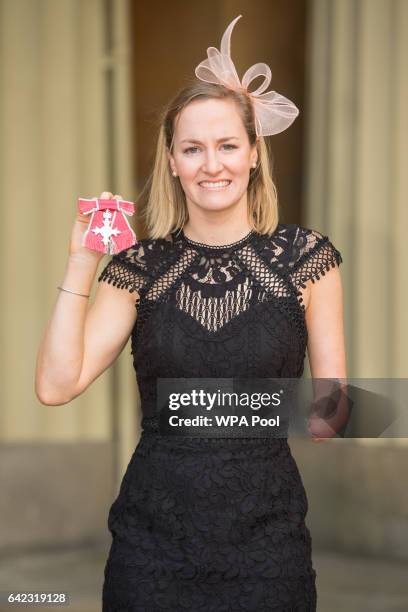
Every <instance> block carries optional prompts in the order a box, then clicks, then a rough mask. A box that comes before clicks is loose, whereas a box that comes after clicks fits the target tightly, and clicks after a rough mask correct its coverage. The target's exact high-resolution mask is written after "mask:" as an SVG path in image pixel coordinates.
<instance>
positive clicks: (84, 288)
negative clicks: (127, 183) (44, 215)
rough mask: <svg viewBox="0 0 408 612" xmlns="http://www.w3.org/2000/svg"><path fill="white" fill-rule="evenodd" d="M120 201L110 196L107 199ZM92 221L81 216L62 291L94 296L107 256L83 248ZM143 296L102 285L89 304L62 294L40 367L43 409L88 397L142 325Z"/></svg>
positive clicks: (37, 385)
mask: <svg viewBox="0 0 408 612" xmlns="http://www.w3.org/2000/svg"><path fill="white" fill-rule="evenodd" d="M112 197H113V198H115V199H117V198H119V199H121V196H120V195H115V196H113V195H112V194H111V193H110V192H108V191H104V192H103V193H102V194H101V198H112ZM88 225H89V216H84V215H82V214H80V213H77V216H76V219H75V222H74V224H73V228H72V233H71V240H70V245H69V257H68V263H67V266H66V270H65V276H64V279H63V282H62V283H61V286H62V287H64V288H66V289H70V290H71V291H75V292H77V293H82V294H85V295H89V293H90V291H91V288H92V284H93V282H94V279H95V274H96V270H97V268H98V265H99V262H100V261H101V259H102V258H103V257H104V254H103V253H99V252H98V251H93V250H90V249H87V248H85V247H83V246H82V243H83V237H84V233H85V231H86V230H87V229H88ZM138 297H139V296H138V293H137V291H132V292H129V291H123V290H122V289H119V288H115V286H112V285H110V284H107V283H101V285H100V286H99V287H98V290H97V293H96V297H95V299H94V302H93V304H92V305H91V306H89V302H88V298H87V297H83V296H80V295H75V294H73V293H69V292H67V291H59V293H58V295H57V298H56V302H55V304H54V308H53V311H52V314H51V316H50V319H49V321H48V324H47V327H46V330H45V333H44V337H43V339H42V341H41V344H40V347H39V350H38V354H37V363H36V372H35V393H36V395H37V397H38V399H39V400H40V402H42V403H43V404H47V405H60V404H66V403H67V402H69V401H71V400H72V399H73V398H74V397H76V396H77V395H79V394H80V393H82V392H83V391H85V389H86V388H87V387H88V386H89V385H90V384H91V382H92V381H93V380H95V379H96V378H97V377H98V376H99V375H100V374H102V372H103V371H104V370H106V369H107V368H108V367H109V366H110V365H111V363H112V362H113V361H114V360H115V359H116V357H117V356H118V355H119V354H120V352H121V351H122V349H123V347H124V346H125V344H126V342H127V340H128V338H129V335H130V333H131V330H132V328H133V325H134V323H135V320H136V306H135V303H136V300H137V299H138Z"/></svg>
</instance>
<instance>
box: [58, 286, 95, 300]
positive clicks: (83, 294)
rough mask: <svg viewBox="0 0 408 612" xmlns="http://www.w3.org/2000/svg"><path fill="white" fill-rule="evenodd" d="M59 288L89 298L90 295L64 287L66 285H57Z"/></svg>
mask: <svg viewBox="0 0 408 612" xmlns="http://www.w3.org/2000/svg"><path fill="white" fill-rule="evenodd" d="M57 289H61V291H67V292H68V293H74V294H75V295H80V296H82V297H86V298H89V297H90V296H89V295H85V293H77V292H76V291H71V290H70V289H64V287H59V286H58V287H57Z"/></svg>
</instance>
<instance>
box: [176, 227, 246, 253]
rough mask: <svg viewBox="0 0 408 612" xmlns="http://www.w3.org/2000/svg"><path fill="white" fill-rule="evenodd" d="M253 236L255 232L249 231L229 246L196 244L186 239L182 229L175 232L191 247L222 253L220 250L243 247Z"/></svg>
mask: <svg viewBox="0 0 408 612" xmlns="http://www.w3.org/2000/svg"><path fill="white" fill-rule="evenodd" d="M255 234H256V232H255V230H254V229H251V230H250V231H249V232H248V233H247V234H245V236H243V237H242V238H240V239H239V240H236V241H235V242H230V243H229V244H206V243H204V242H197V241H196V240H192V238H188V237H187V236H186V235H185V233H184V231H183V228H180V230H179V231H178V232H177V235H178V236H180V239H181V240H182V241H183V242H184V243H186V244H188V245H191V246H193V247H198V248H200V249H205V250H209V251H222V250H225V249H231V248H235V247H237V246H243V245H244V244H246V243H247V242H248V241H249V240H250V239H251V238H252V236H254V235H255Z"/></svg>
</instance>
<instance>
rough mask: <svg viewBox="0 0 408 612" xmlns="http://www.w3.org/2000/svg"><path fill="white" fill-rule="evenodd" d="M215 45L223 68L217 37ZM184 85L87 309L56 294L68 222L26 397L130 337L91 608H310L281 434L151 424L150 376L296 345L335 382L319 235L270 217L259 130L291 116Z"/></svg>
mask: <svg viewBox="0 0 408 612" xmlns="http://www.w3.org/2000/svg"><path fill="white" fill-rule="evenodd" d="M235 21H236V20H234V22H233V23H232V24H231V25H232V26H233V25H234V23H235ZM231 29H232V28H231V26H230V27H229V35H230V33H231ZM227 32H228V31H227ZM223 41H224V43H225V35H224V38H223ZM221 49H222V51H223V54H222V57H223V58H224V60H225V59H226V58H227V56H229V40H228V47H227V48H226V47H225V44H224V47H223V45H222V46H221ZM229 61H230V58H229ZM224 65H225V64H224ZM213 68H214V64H213ZM215 72H216V70H215ZM218 74H220V73H218ZM198 76H199V75H198ZM199 79H200V80H197V81H195V82H194V83H192V84H191V85H189V86H187V87H185V88H184V89H183V90H182V91H180V92H179V94H178V95H177V96H176V98H175V99H174V100H173V101H172V102H171V103H170V104H169V106H168V108H167V109H166V111H165V113H164V115H163V119H162V125H161V128H160V133H159V140H158V144H157V154H156V161H155V167H154V172H153V180H152V184H151V191H150V198H149V203H148V206H147V208H146V226H147V228H148V231H149V238H146V239H143V240H140V241H139V242H137V243H136V244H135V245H134V246H133V247H131V248H128V249H126V250H125V251H122V252H121V253H119V254H117V255H114V256H113V258H112V259H111V260H110V261H109V263H108V264H107V266H106V267H105V268H104V269H103V271H102V273H101V275H100V276H99V278H98V281H100V285H99V286H98V290H97V293H96V297H95V300H94V303H93V304H92V306H91V308H90V309H89V312H87V310H86V300H85V299H83V298H82V297H77V296H76V295H73V294H72V293H70V292H69V291H75V292H76V293H79V294H82V295H85V296H86V295H87V294H89V290H90V288H91V286H92V282H93V280H94V276H95V273H96V266H97V263H98V261H99V258H100V256H101V255H100V254H99V253H95V252H92V251H88V250H86V249H84V248H82V247H81V240H82V235H83V232H84V231H85V228H86V225H85V224H82V225H81V221H83V219H81V218H78V219H77V221H76V223H75V225H74V229H73V233H72V239H71V250H70V257H69V265H68V267H67V272H66V275H65V278H64V282H63V284H62V287H63V288H65V289H66V290H67V291H62V292H61V293H60V295H59V298H58V301H57V304H56V307H55V312H54V313H53V316H52V319H51V321H50V324H49V327H48V329H47V332H46V336H45V338H44V341H43V344H42V347H41V349H40V353H39V360H38V370H37V394H38V396H39V398H40V399H41V401H43V402H44V403H51V404H53V403H55V404H61V403H66V402H69V401H70V400H72V399H73V398H74V397H76V396H78V395H79V394H81V393H83V392H84V391H85V390H86V389H87V388H88V387H89V385H90V384H91V383H92V381H94V380H95V379H96V378H97V377H98V376H100V374H101V373H102V372H103V371H105V370H106V368H108V367H109V366H110V365H111V364H112V363H113V361H114V360H115V359H116V357H117V356H118V355H119V354H120V352H121V351H122V349H123V347H124V346H125V344H126V342H127V340H128V339H129V337H130V336H131V344H132V354H133V363H134V366H135V370H136V372H137V381H138V385H139V390H140V396H141V400H142V410H143V420H142V435H141V438H140V441H139V444H138V445H137V447H136V449H135V451H134V453H133V456H132V458H131V460H130V463H129V465H128V467H127V470H126V473H125V476H124V478H123V481H122V484H121V488H120V492H119V495H118V497H117V499H116V500H115V501H114V503H113V504H112V507H111V509H110V512H109V517H108V527H109V530H110V532H111V534H112V538H113V540H112V546H111V549H110V552H109V556H108V559H107V563H106V567H105V581H104V585H103V610H104V612H114V611H115V612H118V611H127V612H129V611H132V612H133V611H135V612H136V611H142V610H143V611H145V610H149V611H150V610H151V611H153V610H154V611H156V610H157V611H158V610H172V611H174V612H176V611H177V612H179V611H181V610H189V611H192V610H194V611H195V612H196V611H198V610H201V611H210V610H214V611H217V612H221V611H227V610H245V611H248V610H256V611H260V610H276V611H279V612H286V611H293V610H297V611H308V612H309V611H315V610H316V586H315V578H316V573H315V570H314V568H313V566H312V560H311V538H310V534H309V531H308V529H307V527H306V525H305V516H306V512H307V507H308V506H307V498H306V494H305V490H304V487H303V483H302V480H301V477H300V474H299V471H298V468H297V466H296V463H295V461H294V459H293V457H292V454H291V450H290V447H289V445H288V441H287V438H285V437H284V438H272V437H269V438H251V437H246V438H243V437H239V438H233V437H225V438H224V437H223V438H210V437H207V438H206V437H204V436H190V437H183V436H174V435H164V434H163V432H162V431H161V429H160V424H159V417H158V412H157V404H156V400H157V387H156V382H157V379H158V378H187V379H188V378H230V377H243V378H279V377H286V378H299V377H300V376H301V375H302V373H303V368H304V358H305V353H306V348H307V349H308V354H309V359H310V364H311V372H312V376H313V377H314V378H345V375H346V374H345V357H344V339H343V320H342V316H343V315H342V288H341V278H340V274H339V268H338V265H339V264H340V262H341V261H342V259H341V255H340V253H339V252H338V251H337V250H336V249H335V247H334V246H333V245H332V243H331V242H330V241H329V239H328V237H327V236H324V235H322V234H321V233H320V232H318V231H317V230H313V229H309V228H305V227H301V226H298V225H296V224H283V223H279V221H278V212H277V199H276V190H275V187H274V184H273V182H272V178H271V175H270V162H269V158H268V150H267V147H266V144H265V140H264V137H263V134H265V133H267V132H268V131H269V134H272V133H277V132H278V131H282V129H285V127H282V126H283V125H284V122H285V121H286V125H288V124H289V123H290V122H291V121H293V118H294V114H293V113H292V114H290V113H289V112H288V113H287V114H286V119H285V118H284V117H282V116H280V117H281V119H282V121H283V123H282V121H281V122H279V121H278V119H279V116H278V115H273V114H272V112H271V113H270V114H269V115H268V117H269V119H271V118H272V119H273V120H272V121H269V122H268V120H267V116H266V115H263V116H262V114H261V113H260V112H259V107H257V106H256V104H254V100H255V97H254V96H251V95H249V94H248V92H247V91H244V90H242V89H240V88H236V87H233V86H231V81H229V82H228V83H225V84H222V82H215V81H213V82H204V79H201V78H200V76H199ZM282 99H283V98H282V97H281V101H282ZM285 100H286V99H285ZM288 108H290V106H289V102H288V106H287V109H288ZM269 110H271V109H269ZM272 110H273V109H272ZM278 110H279V109H278ZM280 110H281V109H280ZM275 111H276V109H275ZM288 117H289V119H288ZM268 126H269V127H268ZM111 196H112V194H109V193H103V194H102V197H111ZM115 197H119V198H120V197H121V196H115ZM102 281H106V282H102ZM316 281H318V282H316ZM112 312H115V317H112ZM101 330H103V333H101Z"/></svg>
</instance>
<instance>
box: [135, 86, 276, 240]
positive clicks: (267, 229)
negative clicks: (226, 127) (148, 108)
mask: <svg viewBox="0 0 408 612" xmlns="http://www.w3.org/2000/svg"><path fill="white" fill-rule="evenodd" d="M213 98H216V99H231V100H233V101H234V102H235V104H236V106H237V109H238V112H239V113H240V116H241V118H242V121H243V124H244V127H245V130H246V132H247V135H248V139H249V143H250V145H251V146H253V145H255V144H256V146H257V149H258V163H257V166H256V168H254V169H251V173H250V178H249V182H248V200H247V201H248V217H249V220H250V223H251V225H252V227H251V229H254V230H255V231H257V232H259V233H261V234H272V233H273V232H274V231H275V229H276V226H277V224H278V196H277V190H276V187H275V184H274V182H273V180H272V173H271V167H270V166H271V164H270V159H271V156H270V153H269V150H268V146H267V143H266V141H265V139H264V138H263V137H262V136H260V137H259V138H258V142H257V135H256V130H255V121H254V114H253V107H252V103H251V101H250V99H249V97H248V95H247V94H246V93H244V92H240V91H234V90H231V89H227V88H226V87H224V86H223V85H217V84H215V83H206V82H204V81H200V80H198V79H197V80H194V82H192V83H190V84H188V85H187V86H185V87H184V88H183V89H181V90H180V91H179V92H178V94H177V95H176V96H175V97H174V98H173V100H171V102H170V103H169V104H168V105H167V106H166V107H165V109H164V110H163V112H162V116H161V119H160V128H159V137H158V141H157V148H156V156H155V162H154V168H153V171H152V173H151V175H150V177H149V179H148V183H147V185H146V186H147V187H150V189H149V197H148V201H147V206H146V208H145V210H144V211H143V213H142V215H141V217H142V218H145V226H146V229H147V232H148V235H149V237H150V238H164V237H165V236H167V234H169V233H170V232H173V231H176V230H178V229H179V228H182V227H183V226H184V225H185V223H186V221H187V220H188V209H187V202H186V198H185V194H184V190H183V188H182V186H181V183H180V180H179V179H178V178H174V177H173V176H172V174H171V169H170V163H169V159H168V152H170V153H171V152H172V150H173V140H174V130H175V125H176V121H177V119H178V117H179V115H180V112H181V111H182V110H183V109H184V108H185V107H186V106H187V105H188V104H190V102H192V101H193V100H208V99H213Z"/></svg>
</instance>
